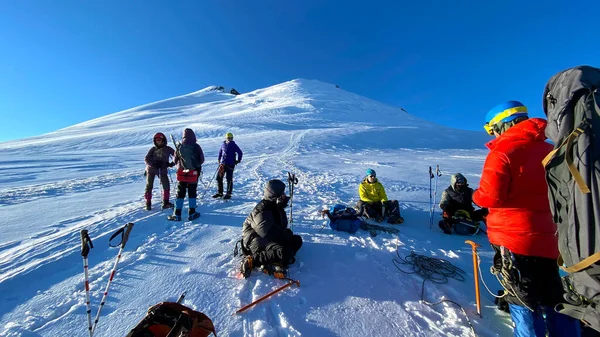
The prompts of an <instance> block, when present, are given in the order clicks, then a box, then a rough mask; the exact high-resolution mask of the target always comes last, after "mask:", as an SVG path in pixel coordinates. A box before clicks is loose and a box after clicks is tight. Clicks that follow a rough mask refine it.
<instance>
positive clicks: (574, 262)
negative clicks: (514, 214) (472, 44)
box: [544, 66, 600, 331]
mask: <svg viewBox="0 0 600 337" xmlns="http://www.w3.org/2000/svg"><path fill="white" fill-rule="evenodd" d="M599 104H600V69H598V68H593V67H589V66H579V67H575V68H571V69H567V70H564V71H562V72H560V73H558V74H556V75H554V76H553V77H552V78H551V79H550V81H549V82H548V84H547V85H546V89H545V90H544V112H545V114H546V116H547V118H548V126H547V128H546V135H547V136H548V138H550V139H551V140H552V141H553V142H554V144H555V147H554V151H552V152H551V153H550V154H549V155H548V157H546V159H545V160H544V165H545V167H546V180H547V182H548V195H549V197H550V207H551V209H552V215H553V216H554V222H556V223H557V224H558V248H559V251H560V257H559V259H558V265H559V266H560V267H561V268H562V269H563V270H565V271H566V272H568V273H569V274H568V276H566V277H564V278H563V284H564V285H565V290H566V294H565V296H564V297H565V303H562V304H560V305H558V306H557V308H556V309H557V311H558V312H561V313H564V314H566V315H569V316H572V317H575V318H577V319H579V320H581V321H583V322H584V323H586V324H588V325H589V326H591V327H592V328H594V329H596V330H598V331H600V186H599V184H600V106H599Z"/></svg>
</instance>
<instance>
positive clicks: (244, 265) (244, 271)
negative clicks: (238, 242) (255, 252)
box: [240, 255, 254, 278]
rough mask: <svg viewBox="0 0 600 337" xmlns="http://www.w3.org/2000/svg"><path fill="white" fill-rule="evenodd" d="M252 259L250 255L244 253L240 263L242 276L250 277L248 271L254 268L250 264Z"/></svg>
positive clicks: (250, 271)
mask: <svg viewBox="0 0 600 337" xmlns="http://www.w3.org/2000/svg"><path fill="white" fill-rule="evenodd" d="M252 261H253V259H252V255H246V256H244V259H243V260H242V265H241V266H240V274H242V276H243V277H244V278H248V277H250V273H252V269H253V268H254V267H253V266H252Z"/></svg>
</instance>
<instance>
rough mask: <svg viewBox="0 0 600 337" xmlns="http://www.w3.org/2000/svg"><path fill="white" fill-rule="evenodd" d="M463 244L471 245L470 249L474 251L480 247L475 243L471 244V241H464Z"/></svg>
mask: <svg viewBox="0 0 600 337" xmlns="http://www.w3.org/2000/svg"><path fill="white" fill-rule="evenodd" d="M465 243H468V244H470V245H471V248H472V249H473V250H475V251H476V250H477V247H481V245H480V244H477V243H475V242H473V241H471V240H467V241H465Z"/></svg>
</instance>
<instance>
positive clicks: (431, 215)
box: [429, 166, 433, 229]
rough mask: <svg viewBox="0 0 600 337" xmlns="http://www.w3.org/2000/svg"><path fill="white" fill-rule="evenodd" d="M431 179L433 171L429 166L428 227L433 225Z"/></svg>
mask: <svg viewBox="0 0 600 337" xmlns="http://www.w3.org/2000/svg"><path fill="white" fill-rule="evenodd" d="M431 180H433V172H432V171H431V166H429V229H431V226H433V193H432V192H433V191H432V190H431Z"/></svg>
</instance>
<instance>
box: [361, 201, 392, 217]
mask: <svg viewBox="0 0 600 337" xmlns="http://www.w3.org/2000/svg"><path fill="white" fill-rule="evenodd" d="M384 205H385V214H382V213H383V206H384ZM357 206H358V215H359V216H366V217H367V218H377V217H380V216H381V217H385V216H388V215H392V214H395V215H398V216H400V205H399V204H398V200H387V201H384V202H383V204H382V203H381V202H368V201H362V200H359V201H358V203H357Z"/></svg>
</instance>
